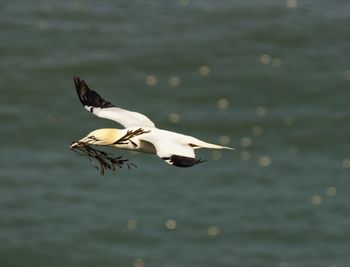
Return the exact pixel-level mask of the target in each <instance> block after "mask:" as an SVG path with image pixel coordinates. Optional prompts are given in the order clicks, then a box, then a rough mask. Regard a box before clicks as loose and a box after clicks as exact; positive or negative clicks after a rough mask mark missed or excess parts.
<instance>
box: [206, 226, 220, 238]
mask: <svg viewBox="0 0 350 267" xmlns="http://www.w3.org/2000/svg"><path fill="white" fill-rule="evenodd" d="M219 233H220V232H219V228H218V227H217V226H210V227H209V228H208V235H209V236H218V235H219Z"/></svg>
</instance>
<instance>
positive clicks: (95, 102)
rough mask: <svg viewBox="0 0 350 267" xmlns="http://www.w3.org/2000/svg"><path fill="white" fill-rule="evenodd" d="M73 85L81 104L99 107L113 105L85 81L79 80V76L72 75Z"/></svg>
mask: <svg viewBox="0 0 350 267" xmlns="http://www.w3.org/2000/svg"><path fill="white" fill-rule="evenodd" d="M74 85H75V89H76V91H77V94H78V97H79V100H80V102H81V103H82V104H83V106H91V107H99V108H108V107H113V105H112V104H111V103H110V102H108V101H106V100H104V99H103V98H102V97H101V96H100V95H99V94H98V93H96V92H95V91H94V90H91V89H90V88H89V86H88V85H87V83H86V82H85V81H84V80H81V79H80V77H78V76H74Z"/></svg>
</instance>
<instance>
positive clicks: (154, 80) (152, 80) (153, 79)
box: [146, 75, 158, 86]
mask: <svg viewBox="0 0 350 267" xmlns="http://www.w3.org/2000/svg"><path fill="white" fill-rule="evenodd" d="M157 82H158V80H157V77H156V76H155V75H148V76H147V77H146V84H147V85H149V86H155V85H156V84H157Z"/></svg>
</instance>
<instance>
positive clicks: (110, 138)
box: [70, 129, 123, 149]
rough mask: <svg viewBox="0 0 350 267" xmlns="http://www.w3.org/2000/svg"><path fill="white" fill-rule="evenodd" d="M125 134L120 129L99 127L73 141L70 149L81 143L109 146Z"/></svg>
mask: <svg viewBox="0 0 350 267" xmlns="http://www.w3.org/2000/svg"><path fill="white" fill-rule="evenodd" d="M122 136H123V135H122V133H121V130H119V129H98V130H95V131H92V132H91V133H89V134H88V135H87V136H86V137H84V138H82V139H80V140H79V141H76V142H73V144H72V145H71V146H70V149H73V148H75V147H78V146H79V145H80V144H82V143H83V144H87V145H98V146H108V145H112V144H113V143H115V142H116V141H117V140H118V139H119V138H121V137H122Z"/></svg>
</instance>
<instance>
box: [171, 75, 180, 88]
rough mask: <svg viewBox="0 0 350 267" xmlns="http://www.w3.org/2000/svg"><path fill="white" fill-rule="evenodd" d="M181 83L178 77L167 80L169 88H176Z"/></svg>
mask: <svg viewBox="0 0 350 267" xmlns="http://www.w3.org/2000/svg"><path fill="white" fill-rule="evenodd" d="M180 83H181V80H180V78H179V77H176V76H172V77H170V78H169V85H170V86H171V87H178V86H179V85H180Z"/></svg>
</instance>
